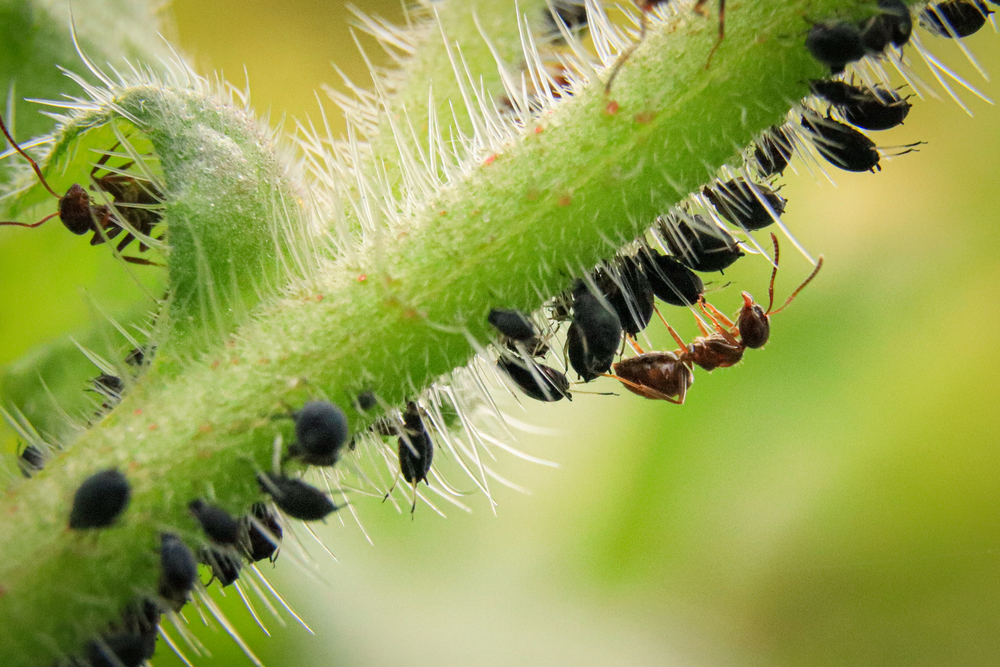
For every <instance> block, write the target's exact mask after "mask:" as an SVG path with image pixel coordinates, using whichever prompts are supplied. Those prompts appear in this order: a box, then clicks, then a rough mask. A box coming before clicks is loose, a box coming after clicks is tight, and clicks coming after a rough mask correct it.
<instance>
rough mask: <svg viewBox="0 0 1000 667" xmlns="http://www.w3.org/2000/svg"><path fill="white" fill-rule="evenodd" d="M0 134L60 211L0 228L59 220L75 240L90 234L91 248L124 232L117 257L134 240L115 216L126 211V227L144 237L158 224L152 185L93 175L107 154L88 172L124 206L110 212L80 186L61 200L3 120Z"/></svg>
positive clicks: (142, 248) (136, 260) (138, 260)
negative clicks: (72, 234) (0, 133)
mask: <svg viewBox="0 0 1000 667" xmlns="http://www.w3.org/2000/svg"><path fill="white" fill-rule="evenodd" d="M0 131H2V132H3V135H4V136H5V137H6V138H7V141H9V142H10V145H11V146H13V147H14V150H16V151H17V152H18V153H20V154H21V155H22V156H23V157H24V158H25V159H26V160H27V161H28V162H29V163H30V164H31V168H32V169H33V170H34V171H35V174H36V175H37V176H38V180H39V181H41V183H42V185H43V186H45V189H46V190H48V191H49V193H50V194H51V195H52V196H53V197H55V198H56V199H58V200H59V210H58V211H56V212H55V213H53V214H51V215H47V216H45V217H44V218H42V219H41V220H39V221H38V222H34V223H27V222H0V225H14V226H17V227H30V228H34V227H38V226H40V225H42V224H43V223H45V222H48V221H49V220H51V219H52V218H54V217H56V216H58V217H59V220H60V221H62V223H63V225H65V227H66V229H68V230H69V231H71V232H72V233H74V234H76V235H78V236H80V235H83V234H86V233H87V232H93V233H94V236H93V237H92V238H91V239H90V245H99V244H101V243H104V242H106V241H109V240H111V239H113V238H115V237H116V236H118V235H119V234H121V233H122V232H123V231H124V232H127V233H126V234H125V238H124V239H122V241H121V242H120V243H119V244H118V246H117V250H118V252H119V253H120V252H121V251H122V250H124V249H125V248H126V247H127V246H128V245H129V244H130V243H132V241H134V240H135V234H134V233H133V232H132V231H129V230H128V229H126V227H125V226H124V225H123V224H122V221H121V220H119V218H118V217H117V215H121V216H126V211H127V217H126V221H127V222H128V223H129V225H130V228H131V229H132V230H134V231H135V232H136V233H138V234H140V235H143V236H149V234H150V233H151V232H152V230H153V227H154V226H155V225H156V224H157V223H158V222H159V221H160V217H161V216H160V213H159V212H158V211H156V210H154V209H153V208H152V207H153V206H155V205H156V204H158V203H159V198H160V193H159V192H158V191H157V190H156V189H155V188H154V187H153V186H152V185H150V184H146V185H143V184H140V183H139V182H138V180H137V179H136V178H134V177H132V176H126V175H124V174H120V173H114V172H113V173H108V174H105V175H104V176H100V177H98V176H95V175H94V174H96V173H97V171H98V170H99V169H101V168H102V167H104V165H105V164H106V163H107V161H108V158H109V157H110V154H105V155H103V156H102V157H101V159H100V160H98V161H97V164H96V165H95V166H94V168H93V170H91V172H90V176H91V178H92V179H93V181H94V184H95V185H96V186H97V187H98V188H100V189H101V190H103V191H104V192H107V193H108V194H109V195H111V197H112V199H113V201H114V202H115V203H116V204H123V205H124V206H122V207H120V208H115V209H112V207H111V206H108V205H107V204H95V203H94V202H93V199H92V198H91V196H90V195H89V194H88V193H87V191H86V190H85V189H84V188H83V186H81V185H80V184H79V183H74V184H73V185H72V186H70V188H69V190H67V191H66V194H65V195H63V196H61V197H60V196H59V195H58V194H56V192H55V190H53V189H52V187H51V186H50V185H49V184H48V181H46V180H45V177H44V176H43V175H42V170H41V169H40V168H39V166H38V163H37V162H35V161H34V160H33V159H31V156H29V155H28V154H27V153H25V152H24V150H23V149H22V148H21V147H20V146H18V145H17V142H16V141H14V137H12V136H11V134H10V132H9V131H8V130H7V126H6V125H5V124H4V122H3V119H2V118H0ZM116 146H117V144H116ZM130 166H132V162H128V163H126V164H125V165H123V166H122V167H121V168H120V169H122V170H124V169H128V168H129V167H130ZM116 214H117V215H116ZM147 247H148V246H146V244H145V243H142V242H140V244H139V252H143V251H145V250H146V249H147ZM122 259H124V260H125V261H126V262H131V263H132V264H142V265H146V266H160V265H159V264H157V263H156V262H152V261H150V260H148V259H143V258H141V257H128V256H123V257H122Z"/></svg>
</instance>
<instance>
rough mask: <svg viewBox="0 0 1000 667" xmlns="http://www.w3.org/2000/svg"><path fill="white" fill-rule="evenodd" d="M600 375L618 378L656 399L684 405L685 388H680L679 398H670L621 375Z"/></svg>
mask: <svg viewBox="0 0 1000 667" xmlns="http://www.w3.org/2000/svg"><path fill="white" fill-rule="evenodd" d="M601 375H602V376H603V377H606V378H611V379H613V380H618V381H619V382H621V383H622V384H626V385H628V386H630V387H635V388H636V389H638V390H640V391H642V392H643V393H644V394H649V395H654V396H653V397H654V398H657V399H660V400H663V401H669V402H671V403H673V404H674V405H684V397H685V396H686V395H687V390H686V389H681V392H680V397H679V398H670V397H669V396H667V395H666V394H662V393H660V392H658V391H656V390H655V389H653V388H652V387H647V386H646V385H644V384H638V383H637V382H632V381H631V380H626V379H625V378H623V377H621V376H620V375H612V374H611V373H601Z"/></svg>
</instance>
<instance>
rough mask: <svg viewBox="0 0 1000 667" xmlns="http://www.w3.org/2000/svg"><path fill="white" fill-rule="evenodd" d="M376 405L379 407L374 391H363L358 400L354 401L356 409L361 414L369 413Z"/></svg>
mask: <svg viewBox="0 0 1000 667" xmlns="http://www.w3.org/2000/svg"><path fill="white" fill-rule="evenodd" d="M376 405H378V399H377V398H375V392H374V391H363V392H361V393H360V394H358V397H357V399H356V400H355V401H354V407H356V408H357V409H358V410H360V411H361V412H367V411H369V410H371V409H372V408H374V407H375V406H376Z"/></svg>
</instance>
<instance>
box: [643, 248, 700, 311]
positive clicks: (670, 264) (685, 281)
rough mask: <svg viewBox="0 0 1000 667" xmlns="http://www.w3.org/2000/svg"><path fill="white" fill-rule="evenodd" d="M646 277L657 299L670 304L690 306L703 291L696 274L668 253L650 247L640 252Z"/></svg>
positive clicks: (696, 301)
mask: <svg viewBox="0 0 1000 667" xmlns="http://www.w3.org/2000/svg"><path fill="white" fill-rule="evenodd" d="M640 258H641V260H642V264H643V268H644V269H645V272H646V278H647V279H648V280H649V285H650V287H651V288H652V289H653V294H654V295H656V297H657V298H658V299H660V300H661V301H664V302H666V303H669V304H670V305H672V306H690V305H693V304H695V303H698V299H699V298H700V297H701V295H702V294H704V293H705V284H704V283H703V282H702V281H701V278H699V277H698V274H697V273H695V272H694V271H692V270H691V269H689V268H688V267H686V266H684V265H683V264H681V263H680V262H678V261H677V260H676V259H674V258H673V257H671V256H670V255H662V254H660V253H659V252H657V251H655V250H653V249H652V248H646V249H644V250H642V251H641V252H640Z"/></svg>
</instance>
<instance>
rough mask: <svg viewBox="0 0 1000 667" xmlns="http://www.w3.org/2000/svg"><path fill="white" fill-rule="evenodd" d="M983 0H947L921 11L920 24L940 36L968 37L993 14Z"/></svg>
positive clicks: (977, 30)
mask: <svg viewBox="0 0 1000 667" xmlns="http://www.w3.org/2000/svg"><path fill="white" fill-rule="evenodd" d="M992 13H993V11H992V10H990V9H989V8H988V7H987V6H986V4H985V3H984V2H982V0H947V1H946V2H939V3H936V4H933V5H931V6H929V7H927V8H926V9H925V10H924V11H922V12H920V24H921V25H922V26H924V27H925V28H927V29H928V30H930V31H931V32H932V33H934V34H935V35H937V36H939V37H952V38H954V37H968V36H969V35H973V34H975V33H977V32H979V29H980V28H982V27H983V26H984V25H986V17H988V16H989V15H990V14H992Z"/></svg>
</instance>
